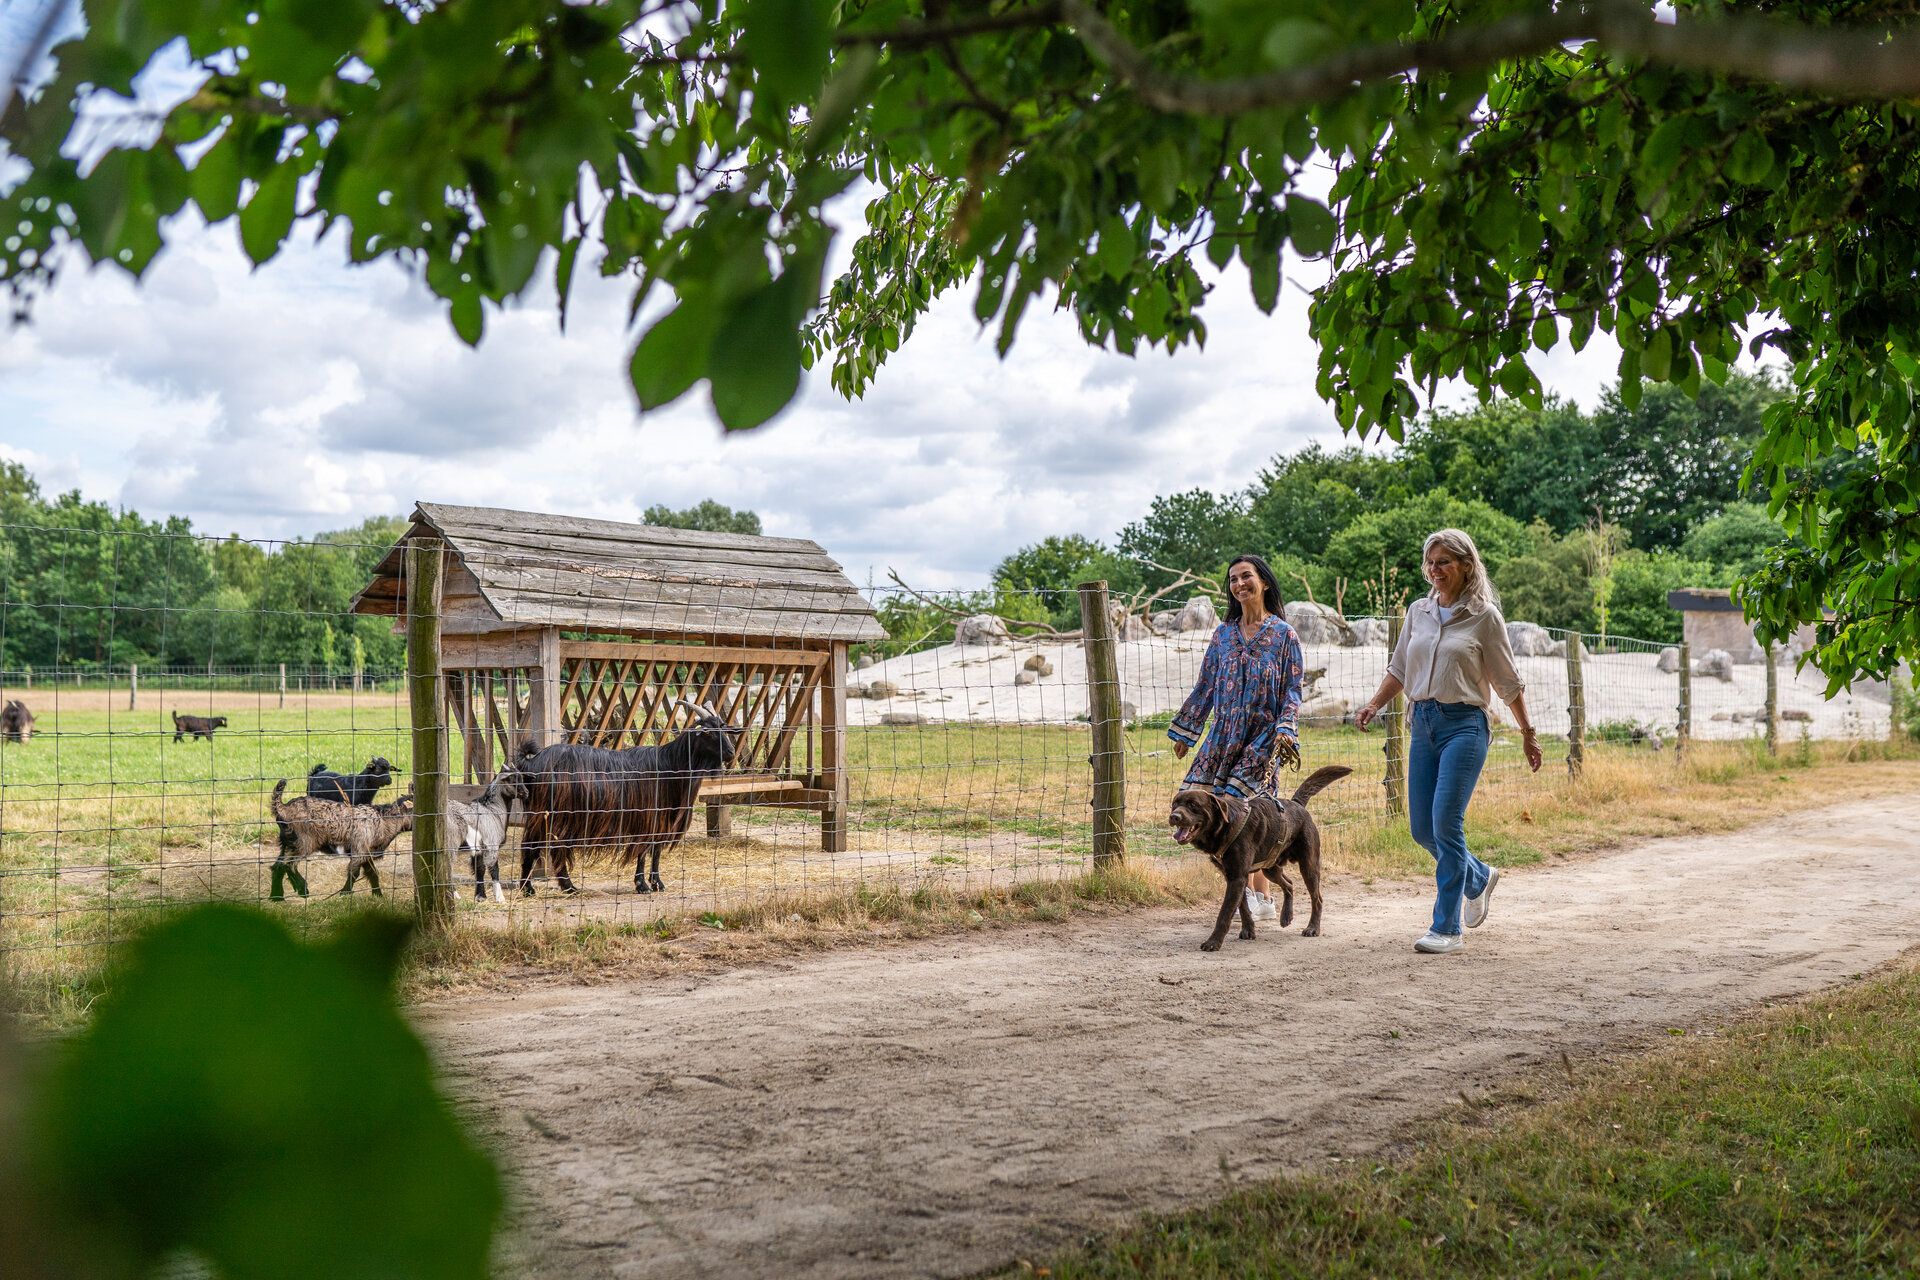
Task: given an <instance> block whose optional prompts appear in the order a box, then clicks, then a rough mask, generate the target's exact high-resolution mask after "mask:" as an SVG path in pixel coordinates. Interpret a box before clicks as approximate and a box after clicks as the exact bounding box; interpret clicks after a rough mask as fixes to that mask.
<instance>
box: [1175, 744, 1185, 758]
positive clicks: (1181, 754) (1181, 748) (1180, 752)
mask: <svg viewBox="0 0 1920 1280" xmlns="http://www.w3.org/2000/svg"><path fill="white" fill-rule="evenodd" d="M1173 758H1174V759H1175V760H1185V759H1186V758H1187V744H1186V743H1184V742H1176V743H1174V744H1173Z"/></svg>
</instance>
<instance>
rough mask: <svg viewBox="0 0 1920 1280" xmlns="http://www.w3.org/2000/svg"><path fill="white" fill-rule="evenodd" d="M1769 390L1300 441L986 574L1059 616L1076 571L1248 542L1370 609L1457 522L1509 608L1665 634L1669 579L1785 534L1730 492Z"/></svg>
mask: <svg viewBox="0 0 1920 1280" xmlns="http://www.w3.org/2000/svg"><path fill="white" fill-rule="evenodd" d="M1780 394H1781V391H1780V388H1779V387H1778V386H1777V385H1776V384H1775V383H1774V382H1772V381H1771V380H1770V379H1769V378H1768V377H1767V376H1764V375H1755V376H1742V375H1735V376H1733V377H1730V378H1729V379H1728V380H1727V383H1726V385H1725V386H1723V387H1712V386H1709V387H1706V388H1705V389H1704V390H1703V391H1702V394H1701V396H1700V398H1699V399H1698V400H1691V399H1688V398H1687V397H1686V396H1685V395H1684V394H1682V393H1681V392H1680V391H1678V390H1677V389H1675V388H1673V387H1668V386H1659V387H1651V386H1650V387H1647V388H1646V389H1645V391H1644V394H1643V395H1642V396H1641V397H1639V398H1638V399H1637V401H1636V403H1634V404H1632V405H1629V404H1628V403H1627V402H1626V400H1625V399H1624V398H1623V397H1622V396H1621V395H1620V394H1619V392H1618V390H1617V389H1616V390H1615V391H1612V392H1610V393H1608V394H1607V395H1606V396H1605V397H1604V398H1603V399H1602V402H1601V404H1600V405H1599V407H1598V408H1597V409H1596V410H1595V411H1594V412H1593V413H1590V414H1589V413H1583V412H1582V411H1581V410H1580V409H1579V408H1577V407H1576V406H1573V405H1570V404H1566V403H1564V402H1559V401H1555V400H1553V399H1548V400H1547V401H1546V403H1545V404H1544V406H1543V407H1542V408H1540V409H1529V408H1527V407H1525V406H1523V405H1522V404H1520V403H1519V402H1518V401H1513V400H1499V401H1495V402H1494V403H1492V404H1490V405H1486V406H1483V407H1479V408H1475V409H1471V410H1468V411H1465V412H1457V413H1441V414H1436V415H1433V416H1431V417H1429V418H1427V419H1425V420H1423V421H1422V422H1421V423H1420V424H1419V425H1418V426H1417V427H1416V428H1415V429H1414V430H1412V431H1410V432H1409V433H1408V437H1407V440H1406V442H1405V443H1404V444H1403V445H1401V446H1399V447H1397V448H1395V449H1394V450H1393V451H1391V452H1377V453H1369V452H1365V451H1362V450H1361V449H1359V448H1357V447H1351V446H1349V447H1347V448H1343V449H1339V450H1333V451H1329V450H1326V449H1322V448H1321V447H1319V446H1318V445H1314V446H1310V447H1308V448H1306V449H1303V450H1301V451H1299V452H1297V453H1293V454H1290V455H1284V456H1279V457H1276V458H1274V459H1273V461H1272V462H1271V463H1270V464H1269V465H1268V466H1267V467H1266V468H1265V469H1264V470H1262V471H1261V472H1260V474H1259V475H1258V476H1257V477H1256V479H1255V480H1254V482H1253V483H1252V484H1251V485H1249V486H1248V487H1247V488H1246V489H1244V490H1241V491H1239V492H1236V493H1213V492H1209V491H1207V490H1204V489H1193V490H1188V491H1186V492H1183V493H1174V494H1168V495H1165V496H1162V497H1159V498H1156V499H1154V501H1153V503H1152V505H1151V507H1149V509H1148V510H1147V511H1146V513H1145V514H1143V515H1142V516H1141V517H1140V518H1139V519H1137V520H1134V521H1132V522H1131V523H1129V524H1127V525H1126V526H1125V527H1124V528H1123V529H1121V531H1120V534H1119V536H1118V537H1117V538H1116V539H1115V540H1114V542H1113V544H1112V545H1111V546H1108V545H1106V544H1104V543H1101V542H1099V541H1096V540H1094V539H1091V538H1087V537H1083V536H1080V535H1077V534H1063V535H1055V536H1052V537H1047V538H1044V539H1042V540H1041V541H1039V542H1036V543H1033V544H1032V545H1030V546H1026V547H1022V548H1021V549H1019V550H1018V551H1016V552H1014V553H1013V554H1012V555H1009V556H1008V557H1006V559H1004V560H1002V561H1001V562H1000V565H999V567H998V569H997V570H996V571H995V574H994V582H995V586H996V588H997V590H998V591H999V592H1000V594H1001V595H1002V596H1003V597H1004V596H1006V595H1007V594H1009V593H1017V594H1021V595H1022V596H1023V597H1025V598H1024V599H1023V600H1022V601H1021V602H1020V607H1023V608H1029V609H1031V607H1032V606H1038V608H1039V611H1040V612H1042V613H1044V614H1045V615H1047V616H1048V617H1049V618H1050V619H1051V620H1052V621H1054V622H1055V623H1056V624H1057V625H1062V626H1071V625H1077V619H1078V606H1077V604H1076V602H1075V601H1074V600H1073V598H1072V591H1071V588H1072V586H1073V584H1074V583H1076V582H1080V581H1084V580H1086V579H1088V578H1095V577H1101V578H1105V579H1107V580H1108V582H1109V583H1110V584H1111V585H1112V586H1113V587H1114V588H1115V589H1117V590H1120V591H1129V592H1131V591H1137V590H1139V589H1141V588H1143V587H1144V588H1148V589H1151V588H1154V587H1158V586H1161V585H1164V584H1166V583H1169V582H1172V581H1174V580H1175V578H1176V576H1177V575H1178V574H1180V573H1182V572H1185V573H1193V574H1200V575H1206V576H1211V577H1214V578H1215V579H1216V580H1220V579H1221V578H1223V576H1224V575H1223V573H1222V571H1223V570H1224V568H1225V565H1226V563H1227V561H1228V560H1229V559H1230V558H1232V557H1233V556H1234V555H1237V554H1239V553H1241V552H1244V551H1253V552H1257V553H1259V554H1261V555H1264V556H1266V557H1267V558H1268V559H1269V561H1270V562H1271V563H1272V564H1273V567H1274V569H1275V571H1276V572H1277V573H1278V574H1279V576H1280V579H1281V588H1282V590H1283V592H1284V593H1285V594H1286V596H1287V598H1288V599H1304V598H1306V597H1307V596H1308V595H1311V596H1312V597H1313V598H1314V599H1315V600H1317V601H1318V602H1319V603H1322V604H1332V603H1334V602H1335V600H1336V599H1338V600H1339V601H1340V602H1341V603H1342V604H1343V605H1344V607H1345V609H1346V611H1347V612H1348V613H1349V614H1353V615H1360V614H1367V613H1379V612H1383V611H1386V610H1389V609H1391V608H1393V607H1394V606H1395V605H1397V604H1399V603H1402V602H1404V601H1405V600H1406V599H1408V598H1410V597H1411V596H1413V595H1415V594H1418V593H1420V592H1424V591H1425V590H1426V586H1425V583H1424V582H1423V580H1422V579H1421V576H1420V559H1419V557H1420V546H1421V540H1422V538H1423V537H1424V536H1425V535H1426V534H1427V533H1429V532H1431V531H1432V530H1434V529H1436V528H1440V527H1443V526H1448V525H1452V526H1457V527H1460V528H1464V529H1466V530H1468V531H1469V532H1471V533H1472V534H1473V535H1474V538H1475V539H1476V540H1477V541H1478V542H1479V544H1480V548H1481V551H1482V553H1483V554H1484V556H1485V557H1486V560H1487V563H1488V565H1489V567H1490V568H1491V569H1492V571H1493V576H1494V583H1495V585H1496V586H1497V587H1498V588H1499V590H1500V593H1501V596H1502V599H1503V601H1504V605H1505V611H1506V615H1507V617H1509V618H1513V619H1526V620H1528V621H1531V622H1537V623H1540V624H1541V625H1543V626H1553V627H1569V628H1578V629H1580V630H1583V631H1598V630H1605V631H1607V632H1609V633H1611V634H1615V635H1629V636H1637V637H1641V638H1645V639H1649V640H1667V641H1670V640H1677V639H1678V638H1679V634H1680V617H1679V615H1678V614H1677V613H1675V612H1674V611H1673V610H1672V609H1669V608H1668V607H1667V602H1666V597H1667V592H1668V591H1670V590H1672V589H1673V588H1675V587H1682V586H1725V585H1728V584H1729V583H1731V582H1732V581H1733V580H1734V578H1735V577H1737V576H1738V575H1740V574H1742V573H1744V572H1746V571H1747V570H1749V569H1751V568H1753V567H1754V566H1755V565H1756V564H1757V563H1758V561H1759V560H1760V558H1761V557H1762V553H1763V552H1764V551H1765V550H1766V549H1767V548H1769V547H1771V546H1774V545H1775V544H1777V543H1778V542H1779V541H1780V540H1781V537H1782V534H1781V530H1780V528H1779V526H1777V525H1776V524H1774V522H1773V521H1771V520H1769V519H1768V518H1767V515H1766V512H1765V509H1764V507H1763V506H1762V505H1760V500H1761V499H1763V498H1764V496H1765V495H1764V494H1763V493H1759V492H1755V491H1751V490H1748V489H1743V487H1742V485H1741V472H1742V469H1743V468H1744V467H1745V466H1746V463H1747V461H1748V460H1749V459H1750V458H1751V457H1752V456H1753V446H1754V443H1755V441H1756V440H1758V439H1759V437H1760V434H1761V414H1762V411H1763V410H1764V409H1765V408H1766V406H1767V405H1768V404H1770V403H1772V402H1773V401H1774V400H1775V399H1777V398H1778V397H1779V396H1780Z"/></svg>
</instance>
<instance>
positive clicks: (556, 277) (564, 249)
mask: <svg viewBox="0 0 1920 1280" xmlns="http://www.w3.org/2000/svg"><path fill="white" fill-rule="evenodd" d="M584 242H585V237H584V236H575V237H574V238H573V239H571V240H569V241H567V242H566V243H565V244H563V245H561V246H560V257H559V260H558V261H556V262H555V263H554V264H553V291H554V292H555V293H556V294H558V295H559V297H560V332H562V333H565V332H566V331H567V299H568V298H569V297H570V296H572V294H573V264H574V263H575V262H576V261H577V260H578V259H579V257H580V246H581V244H583V243H584Z"/></svg>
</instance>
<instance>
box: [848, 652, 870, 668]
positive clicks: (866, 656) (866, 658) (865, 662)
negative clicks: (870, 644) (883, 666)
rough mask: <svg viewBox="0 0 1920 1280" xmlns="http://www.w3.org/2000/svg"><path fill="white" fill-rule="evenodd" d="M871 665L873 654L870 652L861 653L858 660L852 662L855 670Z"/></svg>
mask: <svg viewBox="0 0 1920 1280" xmlns="http://www.w3.org/2000/svg"><path fill="white" fill-rule="evenodd" d="M872 665H873V655H872V654H870V653H863V654H861V655H860V660H859V661H858V662H856V663H854V664H853V669H854V670H855V671H865V670H866V669H867V668H868V667H870V666H872Z"/></svg>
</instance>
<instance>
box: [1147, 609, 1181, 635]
mask: <svg viewBox="0 0 1920 1280" xmlns="http://www.w3.org/2000/svg"><path fill="white" fill-rule="evenodd" d="M1147 626H1148V628H1149V629H1151V630H1152V632H1153V634H1155V635H1157V636H1176V635H1179V634H1180V610H1178V609H1161V610H1159V611H1158V612H1157V613H1155V614H1154V615H1153V616H1152V617H1150V618H1148V619H1147Z"/></svg>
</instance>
